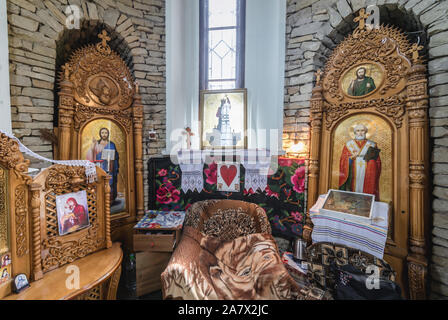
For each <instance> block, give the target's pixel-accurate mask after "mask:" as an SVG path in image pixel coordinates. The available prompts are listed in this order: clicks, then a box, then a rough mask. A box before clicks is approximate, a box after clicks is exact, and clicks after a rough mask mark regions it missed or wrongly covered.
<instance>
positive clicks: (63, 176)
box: [45, 165, 86, 194]
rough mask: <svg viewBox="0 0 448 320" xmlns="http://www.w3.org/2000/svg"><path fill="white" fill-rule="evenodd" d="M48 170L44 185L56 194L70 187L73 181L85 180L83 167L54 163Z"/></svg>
mask: <svg viewBox="0 0 448 320" xmlns="http://www.w3.org/2000/svg"><path fill="white" fill-rule="evenodd" d="M49 171H50V173H49V175H48V177H47V180H46V182H45V185H46V187H47V188H48V189H52V190H53V191H54V192H55V193H57V194H61V193H64V192H65V191H66V190H68V189H70V188H71V186H72V184H73V182H74V181H76V182H77V184H81V183H85V182H86V177H85V169H84V167H79V166H78V167H68V166H63V165H56V166H53V167H51V168H50V169H49ZM79 179H81V180H79Z"/></svg>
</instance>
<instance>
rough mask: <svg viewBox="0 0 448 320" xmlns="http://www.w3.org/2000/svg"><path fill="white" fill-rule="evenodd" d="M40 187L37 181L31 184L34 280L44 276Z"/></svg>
mask: <svg viewBox="0 0 448 320" xmlns="http://www.w3.org/2000/svg"><path fill="white" fill-rule="evenodd" d="M40 188H41V186H40V185H39V184H36V183H32V184H31V185H30V190H31V218H32V219H31V224H32V228H31V230H32V252H33V256H32V265H33V271H32V276H33V280H39V279H42V278H43V276H44V275H43V272H42V259H41V237H40Z"/></svg>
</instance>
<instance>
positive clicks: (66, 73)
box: [61, 63, 72, 80]
mask: <svg viewBox="0 0 448 320" xmlns="http://www.w3.org/2000/svg"><path fill="white" fill-rule="evenodd" d="M61 69H62V71H64V79H65V80H69V78H70V71H71V69H72V68H70V65H69V64H68V63H66V64H64V65H63V66H62V67H61Z"/></svg>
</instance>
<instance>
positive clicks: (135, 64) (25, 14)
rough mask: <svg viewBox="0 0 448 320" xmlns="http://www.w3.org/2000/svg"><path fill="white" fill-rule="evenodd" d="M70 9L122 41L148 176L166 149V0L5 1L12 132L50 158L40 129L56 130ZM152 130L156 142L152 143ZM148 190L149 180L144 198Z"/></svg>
mask: <svg viewBox="0 0 448 320" xmlns="http://www.w3.org/2000/svg"><path fill="white" fill-rule="evenodd" d="M67 5H77V6H78V7H79V8H80V12H81V15H82V17H81V18H82V23H81V24H82V25H84V26H85V25H86V24H87V25H91V26H93V25H96V24H104V25H106V26H107V27H108V29H109V30H114V32H115V33H116V37H119V38H120V39H121V41H122V42H123V45H117V46H116V47H117V49H118V50H117V51H118V53H119V54H120V55H121V56H122V57H123V55H125V56H126V57H127V59H126V57H125V61H126V60H127V62H128V65H129V66H130V68H131V71H132V73H133V75H134V76H135V79H136V80H138V82H139V84H140V92H141V95H142V100H143V105H144V117H145V121H144V163H145V176H147V166H146V163H147V160H148V159H149V157H150V156H151V155H155V154H160V153H161V151H162V150H163V149H164V148H165V122H166V121H165V101H166V99H165V98H166V97H165V70H166V64H165V1H164V0H93V1H92V0H89V1H87V0H43V1H42V0H7V8H8V32H9V59H10V81H11V105H12V110H11V112H12V128H13V132H14V134H15V135H16V136H17V137H18V138H20V139H21V140H22V142H23V143H24V144H25V145H26V146H28V147H29V148H30V149H31V150H33V151H35V152H37V153H39V154H40V155H42V156H45V157H47V158H52V156H53V154H52V152H53V149H52V144H51V143H50V142H48V141H44V140H42V139H41V138H40V136H41V135H40V132H39V129H41V128H47V129H53V120H54V109H55V108H54V106H55V101H54V99H55V95H54V90H56V88H57V86H56V85H55V81H57V79H56V74H57V72H58V71H59V70H57V68H58V67H59V66H58V63H57V62H56V59H57V55H58V52H57V48H61V47H62V48H64V45H66V43H65V42H64V41H65V39H63V35H64V34H65V33H66V32H67V26H66V18H67V16H66V14H65V10H66V6H67ZM82 32H85V31H82ZM116 37H115V38H116ZM93 38H94V39H95V40H94V41H95V43H96V42H98V41H99V39H97V38H96V35H94V37H93ZM120 48H127V49H128V51H127V52H120V51H121V49H120ZM69 49H70V48H69ZM151 129H154V130H156V131H157V133H158V140H157V141H156V142H151V143H149V141H148V140H147V132H148V131H149V130H151ZM147 188H148V186H147V181H146V179H145V195H146V194H147V193H148V192H147ZM146 202H147V199H146V201H145V203H146Z"/></svg>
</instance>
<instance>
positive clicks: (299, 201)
mask: <svg viewBox="0 0 448 320" xmlns="http://www.w3.org/2000/svg"><path fill="white" fill-rule="evenodd" d="M217 169H218V166H217V164H216V163H215V162H214V163H212V164H210V165H208V164H205V165H204V172H203V176H204V189H203V190H202V192H200V193H199V192H191V191H188V192H187V193H184V192H183V191H182V190H181V178H182V172H181V170H180V167H179V165H175V164H173V163H172V162H171V160H170V158H169V157H161V158H153V159H151V160H150V161H149V177H148V181H149V186H150V191H149V193H150V197H149V199H150V204H149V205H150V209H153V210H162V211H186V210H187V209H188V208H189V207H190V206H191V205H192V204H193V203H195V202H198V201H202V200H208V199H233V200H243V201H247V202H252V203H256V204H258V205H259V206H260V207H262V208H263V209H264V210H265V211H266V214H267V216H268V219H269V222H270V223H271V227H272V234H273V235H274V236H280V237H283V238H295V237H300V236H301V235H302V230H303V225H304V224H305V207H306V204H305V199H306V194H305V180H306V166H305V161H304V160H301V159H287V158H279V159H278V170H277V172H275V173H270V175H269V176H268V186H267V187H266V190H265V191H264V192H254V191H253V190H252V189H250V190H249V191H245V190H244V177H245V176H244V172H245V169H244V166H242V165H241V167H240V170H241V175H240V183H241V188H240V190H242V191H241V192H219V191H217V186H216V182H217Z"/></svg>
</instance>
